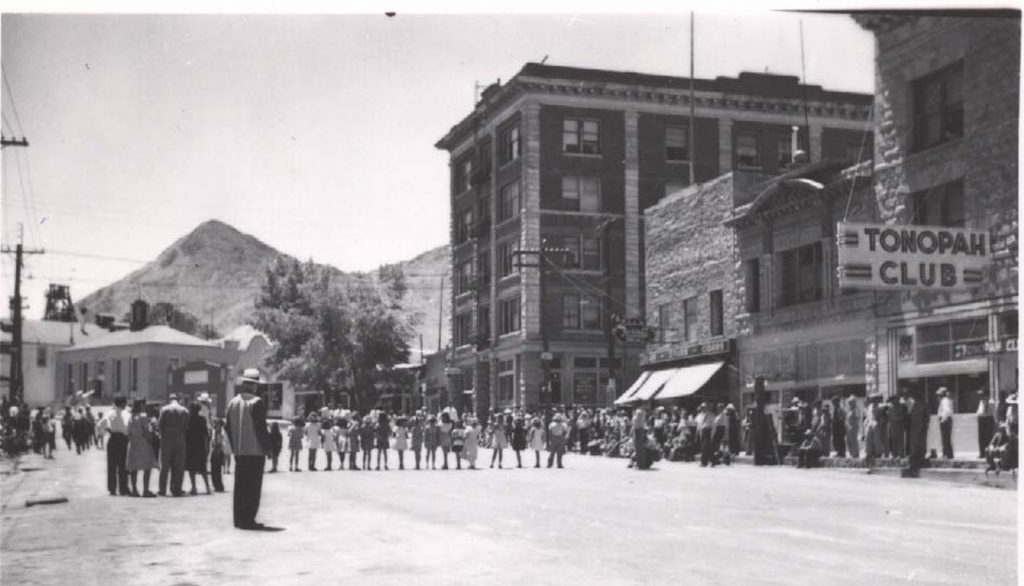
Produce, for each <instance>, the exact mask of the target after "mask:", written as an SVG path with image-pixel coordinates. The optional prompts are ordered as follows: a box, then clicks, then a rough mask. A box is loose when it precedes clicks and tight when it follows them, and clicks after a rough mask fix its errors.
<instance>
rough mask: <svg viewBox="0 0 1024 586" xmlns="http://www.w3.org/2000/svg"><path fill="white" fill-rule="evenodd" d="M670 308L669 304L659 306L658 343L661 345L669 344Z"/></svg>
mask: <svg viewBox="0 0 1024 586" xmlns="http://www.w3.org/2000/svg"><path fill="white" fill-rule="evenodd" d="M669 308H670V306H669V304H668V303H662V304H661V305H659V306H658V342H659V343H661V344H664V343H665V342H668V328H669V318H670V317H671V316H670V313H669V311H670V309H669Z"/></svg>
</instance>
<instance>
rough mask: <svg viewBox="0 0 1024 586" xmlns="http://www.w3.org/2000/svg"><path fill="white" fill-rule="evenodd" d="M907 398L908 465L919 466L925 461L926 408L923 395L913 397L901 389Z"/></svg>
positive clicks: (926, 444) (926, 441)
mask: <svg viewBox="0 0 1024 586" xmlns="http://www.w3.org/2000/svg"><path fill="white" fill-rule="evenodd" d="M903 393H904V396H905V397H906V399H907V413H908V415H909V420H910V421H909V423H910V425H909V426H908V427H909V430H910V442H909V443H910V445H909V446H907V450H908V452H909V453H910V467H911V468H912V469H917V468H920V467H921V465H922V464H924V461H925V452H926V450H927V447H928V408H927V407H926V406H925V402H924V398H923V397H915V396H914V395H913V394H911V393H910V392H908V391H907V390H906V389H904V391H903Z"/></svg>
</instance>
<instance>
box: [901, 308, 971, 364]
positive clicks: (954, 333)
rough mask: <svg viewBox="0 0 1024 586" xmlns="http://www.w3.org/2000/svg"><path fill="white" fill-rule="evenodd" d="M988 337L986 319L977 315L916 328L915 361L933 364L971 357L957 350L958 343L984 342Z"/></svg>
mask: <svg viewBox="0 0 1024 586" xmlns="http://www.w3.org/2000/svg"><path fill="white" fill-rule="evenodd" d="M987 338H988V319H987V318H985V317H978V318H974V319H965V320H960V321H954V322H946V323H941V324H935V325H928V326H919V327H918V328H917V362H918V364H933V363H936V362H949V361H952V360H965V359H968V358H973V357H974V356H971V355H969V354H967V353H964V352H962V351H958V350H957V348H956V346H957V345H958V344H968V343H972V342H980V343H984V342H985V340H986V339H987Z"/></svg>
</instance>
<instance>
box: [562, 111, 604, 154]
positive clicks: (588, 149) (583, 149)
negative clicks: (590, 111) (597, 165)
mask: <svg viewBox="0 0 1024 586" xmlns="http://www.w3.org/2000/svg"><path fill="white" fill-rule="evenodd" d="M562 151H563V152H566V153H579V154H586V155H596V154H599V153H600V152H601V136H600V125H599V124H598V121H597V120H580V119H577V118H566V119H565V120H563V121H562Z"/></svg>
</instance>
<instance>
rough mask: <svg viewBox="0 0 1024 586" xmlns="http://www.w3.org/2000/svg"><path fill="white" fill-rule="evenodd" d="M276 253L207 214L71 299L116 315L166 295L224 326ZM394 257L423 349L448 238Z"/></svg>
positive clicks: (235, 320)
mask: <svg viewBox="0 0 1024 586" xmlns="http://www.w3.org/2000/svg"><path fill="white" fill-rule="evenodd" d="M278 257H285V258H292V257H291V256H289V255H287V254H284V253H282V252H280V251H278V250H276V249H275V248H273V247H271V246H269V245H267V244H266V243H264V242H263V241H261V240H259V239H258V238H256V237H255V236H252V235H250V234H245V233H244V232H241V231H239V230H237V229H236V228H234V227H233V226H230V225H228V224H226V223H224V222H221V221H219V220H208V221H206V222H203V223H202V224H200V225H199V226H197V227H196V228H195V229H194V230H192V232H190V233H189V234H187V235H185V236H183V237H181V238H179V239H178V240H177V241H175V242H174V243H173V244H171V245H170V246H169V247H167V248H166V249H165V250H164V251H163V252H161V253H160V254H159V255H158V256H157V258H156V260H154V261H153V262H150V263H149V264H147V265H145V266H143V267H141V268H139V269H138V270H136V271H134V272H132V273H131V274H129V275H128V276H126V277H124V278H122V279H120V280H118V281H116V282H114V283H111V284H110V285H107V286H105V287H102V288H100V289H98V290H96V291H95V292H93V293H91V294H89V295H88V296H86V297H84V298H83V299H81V300H80V301H78V302H77V303H76V305H77V306H79V307H81V308H85V309H87V310H88V317H87V319H90V320H91V319H92V316H94V315H95V314H97V313H112V314H114V315H116V316H118V317H120V316H122V315H124V314H125V313H127V312H128V310H129V307H130V305H131V302H132V301H134V300H135V299H138V298H139V297H140V296H141V297H142V298H143V299H145V300H146V301H149V302H150V303H156V302H158V301H167V302H170V303H173V304H175V305H177V306H178V307H180V308H182V309H185V310H186V311H189V312H190V313H192V314H194V315H195V316H197V317H198V318H200V320H202V321H203V322H204V323H210V322H212V323H213V326H214V327H215V328H216V329H217V330H218V331H219V332H220V333H221V334H227V333H228V332H229V331H231V330H232V329H234V328H235V327H237V326H240V325H242V324H244V323H246V321H247V320H248V318H249V316H250V315H251V313H252V311H253V307H254V301H255V298H256V295H257V294H258V293H259V289H260V285H261V284H262V282H263V277H264V274H265V271H266V268H267V267H268V266H269V265H270V264H271V263H273V262H274V260H275V259H277V258H278ZM395 264H397V265H398V266H400V267H401V268H402V269H403V271H404V272H405V273H406V275H407V277H408V283H409V291H408V293H407V294H406V298H405V300H404V303H403V308H404V312H405V314H406V316H407V317H408V318H409V319H414V320H415V321H414V323H415V324H416V325H414V329H415V335H414V337H413V339H411V340H409V345H410V346H411V347H412V348H413V349H415V350H417V351H418V349H419V337H420V335H422V336H423V340H424V348H425V349H426V351H427V352H430V351H432V350H435V349H436V348H437V334H438V323H442V324H444V323H447V313H448V312H447V309H448V308H447V307H446V308H445V309H446V311H445V313H444V315H442V316H441V318H440V320H441V321H440V322H439V318H438V302H439V298H440V280H441V278H442V277H444V278H445V281H446V284H445V287H446V288H447V287H448V286H449V284H448V283H447V276H448V246H447V245H442V246H439V247H437V248H434V249H431V250H428V251H426V252H424V253H422V254H420V255H418V256H416V257H415V258H413V259H410V260H407V261H403V262H399V263H395ZM323 266H326V267H327V268H328V269H329V270H330V271H331V272H332V273H333V274H336V277H337V278H340V279H356V278H366V277H369V278H373V279H375V278H376V271H370V272H366V273H362V272H344V271H341V270H339V269H337V268H335V267H332V266H330V265H323ZM446 305H447V304H446ZM447 337H448V328H446V327H442V343H443V344H447Z"/></svg>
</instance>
